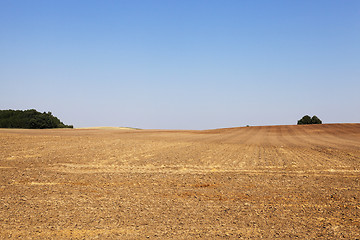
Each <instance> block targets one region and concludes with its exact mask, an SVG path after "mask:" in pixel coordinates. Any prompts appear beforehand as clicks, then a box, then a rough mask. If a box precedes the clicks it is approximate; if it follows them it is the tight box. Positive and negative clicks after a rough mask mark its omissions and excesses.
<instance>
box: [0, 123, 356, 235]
mask: <svg viewBox="0 0 360 240" xmlns="http://www.w3.org/2000/svg"><path fill="white" fill-rule="evenodd" d="M359 179H360V124H323V125H316V126H315V125H311V126H310V125H308V126H264V127H244V128H232V129H219V130H207V131H161V130H126V129H61V130H14V129H0V239H8V238H18V239H54V238H55V239H96V238H98V239H146V238H150V239H197V238H198V239H235V238H240V239H250V238H251V239H258V238H264V239H274V238H281V239H294V238H299V239H341V238H344V239H359V238H360V182H359Z"/></svg>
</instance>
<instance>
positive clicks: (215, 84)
mask: <svg viewBox="0 0 360 240" xmlns="http://www.w3.org/2000/svg"><path fill="white" fill-rule="evenodd" d="M30 108H35V109H37V110H38V111H41V112H43V111H51V112H52V113H53V114H54V115H55V116H57V117H59V118H60V119H61V120H62V121H63V122H64V123H65V124H73V125H74V126H75V127H88V126H131V127H139V128H156V129H209V128H220V127H234V126H244V125H283V124H296V122H297V120H298V119H300V118H301V117H302V116H303V115H305V114H309V115H311V116H312V115H317V116H318V117H319V118H320V119H322V120H323V122H324V123H338V122H339V123H345V122H346V123H347V122H360V1H358V0H346V1H344V0H338V1H332V0H316V1H314V0H301V1H289V0H273V1H270V0H263V1H260V0H259V1H257V0H243V1H239V0H235V1H231V0H226V1H222V0H217V1H213V0H181V1H180V0H179V1H167V0H153V1H152V0H143V1H139V0H127V1H125V0H116V1H115V0H114V1H110V0H104V1H102V0H101V1H100V0H98V1H90V0H86V1H85V0H84V1H74V0H61V1H60V0H58V1H48V0H34V1H28V0H23V1H21V0H17V1H11V0H0V109H30Z"/></svg>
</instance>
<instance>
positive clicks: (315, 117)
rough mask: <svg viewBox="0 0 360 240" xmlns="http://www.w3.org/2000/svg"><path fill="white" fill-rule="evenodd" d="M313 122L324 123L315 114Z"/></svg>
mask: <svg viewBox="0 0 360 240" xmlns="http://www.w3.org/2000/svg"><path fill="white" fill-rule="evenodd" d="M311 124H322V121H321V120H320V119H319V118H318V117H317V116H315V115H314V116H313V117H312V118H311Z"/></svg>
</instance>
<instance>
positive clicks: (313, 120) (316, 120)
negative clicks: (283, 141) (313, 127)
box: [297, 115, 322, 125]
mask: <svg viewBox="0 0 360 240" xmlns="http://www.w3.org/2000/svg"><path fill="white" fill-rule="evenodd" d="M297 124H298V125H303V124H322V121H321V120H320V119H319V118H318V117H317V116H315V115H314V116H313V117H310V116H309V115H305V116H303V117H302V119H300V120H299V121H298V122H297Z"/></svg>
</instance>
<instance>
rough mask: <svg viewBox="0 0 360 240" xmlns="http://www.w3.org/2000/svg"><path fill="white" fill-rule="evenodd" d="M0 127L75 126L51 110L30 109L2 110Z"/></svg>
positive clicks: (39, 127)
mask: <svg viewBox="0 0 360 240" xmlns="http://www.w3.org/2000/svg"><path fill="white" fill-rule="evenodd" d="M0 128H29V129H44V128H73V126H72V125H65V124H64V123H63V122H61V121H60V120H59V119H58V118H57V117H55V116H53V115H52V113H51V112H43V113H41V112H38V111H36V110H35V109H29V110H11V109H10V110H0Z"/></svg>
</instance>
